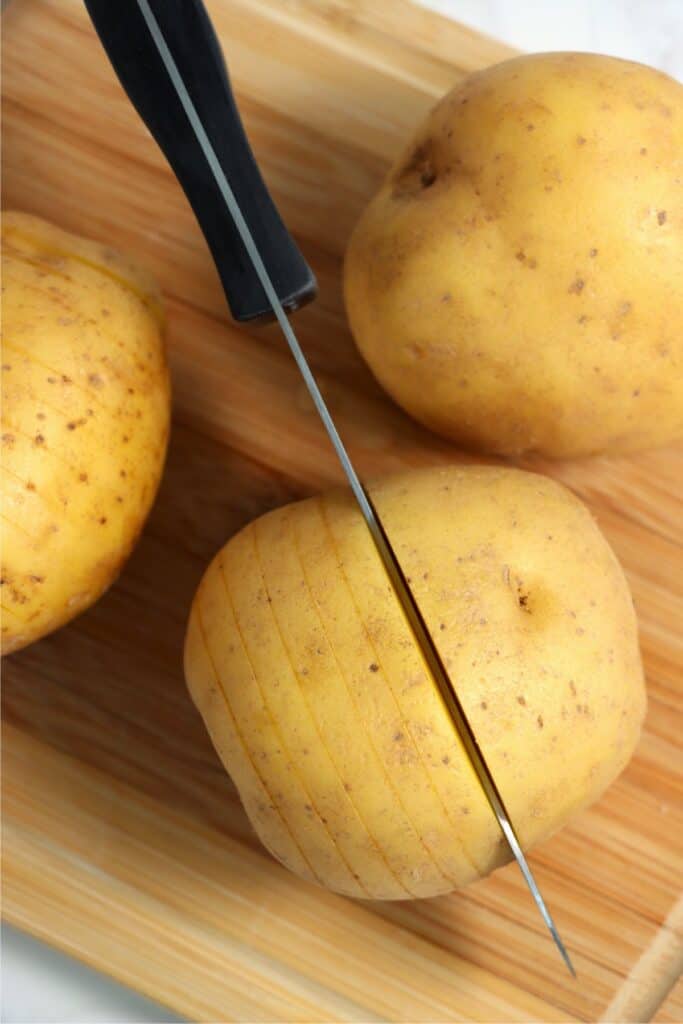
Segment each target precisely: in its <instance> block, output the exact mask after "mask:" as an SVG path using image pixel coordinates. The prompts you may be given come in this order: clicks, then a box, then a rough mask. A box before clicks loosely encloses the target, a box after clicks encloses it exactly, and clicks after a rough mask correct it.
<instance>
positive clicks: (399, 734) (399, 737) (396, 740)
mask: <svg viewBox="0 0 683 1024" xmlns="http://www.w3.org/2000/svg"><path fill="white" fill-rule="evenodd" d="M404 738H405V737H404V735H403V733H402V732H401V730H400V729H399V731H398V732H395V733H394V743H400V742H401V740H402V739H404Z"/></svg>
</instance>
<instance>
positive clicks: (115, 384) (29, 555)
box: [1, 213, 170, 653]
mask: <svg viewBox="0 0 683 1024" xmlns="http://www.w3.org/2000/svg"><path fill="white" fill-rule="evenodd" d="M2 242H3V292H4V295H3V329H4V338H3V374H2V383H3V403H2V485H1V494H2V529H3V537H2V542H3V543H2V607H3V615H2V651H3V653H9V652H10V651H15V650H17V649H19V648H20V647H24V646H25V645H26V644H28V643H31V642H32V641H33V640H36V639H38V638H39V637H41V636H44V635H45V634H46V633H49V632H51V631H52V630H54V629H56V628H57V627H58V626H61V625H62V624H63V623H65V622H68V621H69V619H72V618H73V617H74V616H75V615H77V614H78V613H79V612H81V611H83V609H85V608H87V607H88V606H89V605H91V604H92V603H93V601H95V600H96V599H97V598H98V597H99V596H100V594H101V593H102V592H103V591H104V590H105V589H106V588H107V587H108V586H109V584H110V583H111V582H112V581H113V580H114V579H115V577H116V576H117V574H118V572H119V570H120V569H121V566H122V564H123V562H124V561H125V559H126V558H127V557H128V555H129V553H130V550H131V548H132V546H133V544H134V542H135V539H136V537H137V535H138V533H139V532H140V530H141V528H142V525H143V523H144V521H145V517H146V515H147V513H148V511H149V509H150V506H151V504H152V501H153V499H154V495H155V493H156V490H157V485H158V483H159V479H160V476H161V471H162V467H163V462H164V455H165V451H166V443H167V439H168V432H169V410H170V402H169V378H168V372H167V368H166V362H165V356H164V348H163V340H162V332H163V314H162V310H161V305H160V299H159V295H158V292H157V289H156V287H155V285H154V283H153V282H152V281H151V280H150V279H149V278H148V277H147V275H145V274H143V273H142V271H140V270H139V269H137V268H136V267H134V266H133V265H132V264H131V263H129V262H128V260H126V259H124V258H123V257H122V256H120V255H118V254H117V253H115V252H113V251H112V250H111V249H108V248H107V247H105V246H103V245H99V244H98V243H96V242H91V241H86V240H85V239H82V238H77V237H75V236H74V235H70V234H67V232H65V231H62V230H60V229H59V228H57V227H54V226H53V225H51V224H48V223H46V222H45V221H43V220H40V219H38V218H37V217H32V216H28V215H27V214H23V213H5V214H4V217H3V225H2Z"/></svg>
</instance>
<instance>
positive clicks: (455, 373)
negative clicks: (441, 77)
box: [345, 53, 683, 457]
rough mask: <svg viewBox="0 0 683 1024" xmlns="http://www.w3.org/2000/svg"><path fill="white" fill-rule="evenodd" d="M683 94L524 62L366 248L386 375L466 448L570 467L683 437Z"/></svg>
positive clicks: (643, 75)
mask: <svg viewBox="0 0 683 1024" xmlns="http://www.w3.org/2000/svg"><path fill="white" fill-rule="evenodd" d="M682 210H683V86H681V85H680V84H679V83H677V82H675V81H674V80H673V79H671V78H668V77H667V76H666V75H664V74H661V73H660V72H657V71H654V70H652V69H650V68H647V67H644V66H642V65H639V64H634V63H631V62H629V61H622V60H617V59H614V58H609V57H601V56H598V55H593V54H576V53H550V54H537V55H534V56H526V57H519V58H516V59H513V60H510V61H506V62H504V63H502V64H498V65H495V66H493V67H490V68H488V69H486V70H484V71H481V72H478V73H476V74H473V75H470V76H469V77H468V78H466V79H465V80H464V81H462V82H461V83H460V84H459V85H458V86H456V88H455V89H453V91H452V92H451V93H449V94H448V95H447V96H445V97H444V99H442V100H441V102H440V103H438V104H437V106H436V107H435V108H434V110H433V111H432V113H431V114H430V115H429V117H428V118H427V120H426V122H425V123H424V125H423V126H422V127H421V128H420V129H419V131H418V132H417V135H416V137H415V138H414V140H413V142H412V143H411V144H410V146H409V147H408V148H407V150H406V151H405V153H404V154H403V155H402V156H401V158H400V159H399V160H398V163H397V164H396V166H395V167H394V168H393V170H392V171H391V172H390V174H389V175H388V177H387V179H386V181H385V182H384V184H383V185H382V187H381V188H380V191H379V193H378V194H377V195H376V197H375V198H374V199H373V200H372V201H371V203H370V205H369V206H368V207H367V209H366V210H365V212H364V214H363V215H362V217H361V219H360V221H359V223H358V225H357V226H356V229H355V231H354V233H353V235H352V238H351V240H350V243H349V246H348V251H347V257H346V265H345V297H346V306H347V311H348V315H349V320H350V323H351V327H352V330H353V334H354V336H355V339H356V342H357V344H358V347H359V349H360V351H361V353H362V354H363V356H364V357H365V359H366V360H367V362H368V364H369V366H370V368H371V369H372V371H373V372H374V374H375V375H376V377H377V379H378V380H379V382H380V383H381V384H382V385H383V387H385V388H386V390H387V391H388V392H389V393H390V394H391V395H392V396H393V397H394V398H395V400H396V401H397V402H398V403H399V404H400V405H401V406H403V408H404V409H405V410H406V411H407V412H409V413H410V414H411V415H413V416H414V417H415V418H416V419H418V420H420V421H421V422H422V423H424V424H425V425H427V426H428V427H430V428H432V429H433V430H435V431H437V432H438V433H441V434H443V435H445V436H446V437H450V438H453V439H454V440H457V441H459V442H461V443H463V444H465V445H467V446H469V447H473V448H477V449H483V450H486V451H492V452H498V453H502V454H517V453H521V452H525V451H537V452H541V453H543V454H545V455H548V456H554V457H567V456H579V455H587V454H591V453H597V452H603V451H608V450H609V451H632V450H636V449H640V448H647V447H650V446H653V445H658V444H663V443H666V442H669V441H672V440H674V439H676V438H678V437H680V436H681V435H683V285H682V283H681V282H683V214H682V212H681V211H682Z"/></svg>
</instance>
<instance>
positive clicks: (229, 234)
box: [86, 0, 574, 974]
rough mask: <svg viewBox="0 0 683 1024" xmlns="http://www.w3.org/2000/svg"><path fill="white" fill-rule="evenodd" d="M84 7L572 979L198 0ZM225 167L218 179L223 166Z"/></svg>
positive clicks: (91, 1)
mask: <svg viewBox="0 0 683 1024" xmlns="http://www.w3.org/2000/svg"><path fill="white" fill-rule="evenodd" d="M86 6H87V8H88V11H89V12H90V15H91V18H92V20H93V22H94V24H95V28H96V29H97V32H98V34H99V35H100V38H101V40H102V43H103V45H104V47H105V49H106V51H107V53H108V55H109V58H110V60H111V62H112V64H113V66H114V68H115V70H116V71H117V73H118V75H119V78H120V79H121V82H122V84H123V86H124V88H125V89H126V91H127V92H128V94H129V96H130V98H131V99H132V101H133V103H134V105H135V106H136V108H137V109H138V112H139V113H140V114H141V116H142V118H143V120H144V121H145V122H146V123H147V125H148V126H149V128H150V130H151V131H152V134H153V135H154V136H155V138H156V139H157V141H158V142H159V145H160V146H161V148H162V149H163V151H164V152H165V154H166V156H167V157H168V159H169V162H170V163H171V166H172V167H173V169H174V170H175V171H176V174H177V175H178V177H179V179H180V181H181V184H182V185H183V188H184V189H185V192H186V194H187V196H188V198H189V200H190V202H191V203H192V206H193V208H194V210H195V213H196V214H197V217H198V220H199V222H200V225H201V227H202V230H203V231H204V233H205V235H206V238H207V241H208V242H209V245H210V247H211V250H212V253H213V256H214V259H215V260H216V263H217V266H218V269H219V272H220V274H221V278H222V280H223V284H224V287H225V290H226V295H227V296H228V301H229V303H230V306H231V309H232V310H233V313H235V315H236V317H237V318H238V319H249V318H253V316H263V315H264V314H265V313H266V312H267V311H272V313H273V314H274V315H275V317H276V319H277V320H278V323H279V324H280V327H281V328H282V332H283V334H284V335H285V338H286V340H287V343H288V345H289V348H290V350H291V352H292V355H293V357H294V359H295V361H296V364H297V366H298V368H299V370H300V372H301V375H302V377H303V379H304V381H305V383H306V386H307V388H308V391H309V393H310V395H311V398H312V399H313V402H314V404H315V407H316V409H317V411H318V413H319V415H320V418H321V420H322V422H323V425H324V426H325V429H326V430H327V433H328V435H329V438H330V440H331V442H332V445H333V447H334V449H335V451H336V453H337V456H338V458H339V461H340V462H341V464H342V467H343V469H344V473H345V474H346V478H347V480H348V482H349V485H350V487H351V490H352V491H353V494H354V496H355V498H356V501H357V502H358V506H359V508H360V510H361V513H362V515H363V518H364V519H365V522H366V524H367V527H368V529H369V531H370V534H371V535H372V538H373V541H374V543H375V547H376V549H377V552H378V555H379V557H380V559H381V561H382V564H383V566H384V568H385V570H386V573H387V575H388V577H389V579H390V581H391V584H392V587H393V589H394V592H395V594H396V597H397V599H398V601H399V603H400V605H401V608H402V610H403V613H404V615H405V618H406V622H407V624H408V626H409V628H410V630H411V631H412V633H413V636H414V638H415V640H416V643H417V644H418V647H419V648H420V650H421V652H422V655H423V657H424V660H425V663H426V666H427V668H428V670H429V672H430V674H431V675H432V678H433V679H434V682H435V684H436V686H437V687H438V689H439V692H440V694H441V698H442V700H443V702H444V704H445V706H446V708H447V710H448V712H449V715H450V717H451V719H452V721H453V725H454V727H455V729H456V730H457V732H458V735H459V737H460V739H461V741H462V743H463V746H464V748H465V751H466V753H467V756H468V757H469V759H470V762H471V764H472V766H473V768H474V771H475V772H476V775H477V778H478V779H479V782H480V784H481V786H482V788H483V790H484V793H485V794H486V797H487V799H488V801H489V804H490V806H491V809H492V811H493V813H494V815H495V817H496V820H497V822H498V825H499V826H500V829H501V832H502V833H503V836H504V837H505V840H506V842H507V843H508V845H509V847H510V850H511V852H512V854H513V856H514V857H515V859H516V861H517V863H518V865H519V867H520V869H521V871H522V874H523V876H524V879H525V881H526V883H527V885H528V886H529V889H530V890H531V893H532V895H533V897H534V900H535V902H536V904H537V906H538V908H539V911H540V913H541V915H542V917H543V920H544V921H545V923H546V925H547V927H548V928H549V930H550V932H551V934H552V937H553V939H554V941H555V943H556V945H557V947H558V949H559V951H560V953H561V955H562V957H563V959H564V961H565V963H566V965H567V967H568V968H569V970H570V971H571V973H572V974H574V968H573V967H572V964H571V961H570V959H569V956H568V954H567V951H566V949H565V947H564V945H563V943H562V940H561V938H560V936H559V934H558V932H557V929H556V927H555V924H554V922H553V920H552V918H551V916H550V913H549V911H548V909H547V907H546V904H545V902H544V900H543V897H542V896H541V893H540V890H539V888H538V886H537V884H536V881H535V879H534V877H533V874H532V872H531V869H530V867H529V865H528V863H527V860H526V857H525V855H524V852H523V850H522V847H521V845H520V843H519V840H518V838H517V835H516V832H515V830H514V828H513V826H512V823H511V821H510V817H509V815H508V813H507V810H506V809H505V805H504V803H503V799H502V797H501V794H500V791H499V790H498V787H497V785H496V782H495V780H494V778H493V776H492V774H491V772H490V770H489V768H488V765H487V764H486V761H485V759H484V755H483V753H482V751H481V749H480V747H479V744H478V742H477V739H476V736H475V734H474V732H473V730H472V728H471V726H470V724H469V722H468V720H467V716H466V714H465V712H464V709H463V707H462V705H461V703H460V700H459V698H458V695H457V692H456V690H455V688H454V686H453V684H452V682H451V680H450V678H449V675H448V672H447V671H446V669H445V667H444V664H443V662H442V659H441V656H440V654H439V651H438V648H437V646H436V644H435V643H434V640H433V638H432V636H431V634H430V632H429V629H428V628H427V624H426V622H425V620H424V618H423V616H422V613H421V611H420V609H419V606H418V604H417V602H416V600H415V598H414V596H413V593H412V591H411V589H410V587H409V585H408V583H407V580H406V578H405V575H404V573H403V570H402V568H401V565H400V563H399V561H398V559H397V557H396V555H395V553H394V551H393V548H392V546H391V542H390V540H389V537H388V536H387V534H386V531H385V530H384V527H383V525H382V522H381V520H380V518H379V516H378V515H377V513H376V511H375V508H374V506H373V503H372V501H371V499H370V497H369V495H368V494H367V492H366V491H365V488H364V487H363V484H362V483H361V481H360V479H359V477H358V474H357V473H356V471H355V469H354V467H353V464H352V462H351V460H350V458H349V455H348V453H347V451H346V448H345V447H344V444H343V442H342V440H341V437H340V435H339V433H338V431H337V428H336V426H335V424H334V421H333V419H332V417H331V415H330V412H329V410H328V408H327V406H326V404H325V401H324V399H323V397H322V394H321V392H320V389H319V388H318V385H317V383H316V381H315V378H314V376H313V374H312V373H311V370H310V367H309V366H308V363H307V361H306V358H305V356H304V353H303V351H302V349H301V346H300V344H299V341H298V339H297V337H296V335H295V333H294V331H293V329H292V327H291V324H290V322H289V320H288V318H287V313H286V309H287V308H294V307H295V306H296V305H298V304H300V303H301V302H304V301H308V300H309V299H310V298H312V296H313V294H314V290H315V279H314V278H313V275H312V274H311V272H310V270H309V269H308V267H307V266H306V264H305V262H304V261H303V258H302V257H301V254H300V253H299V251H298V249H297V248H296V246H295V245H294V243H293V241H292V240H291V238H289V235H288V233H287V230H286V228H285V227H284V225H283V223H282V221H281V220H280V218H279V215H278V214H277V210H276V209H275V206H274V204H273V203H272V200H271V199H270V196H269V195H268V192H267V190H266V187H265V185H264V184H263V181H262V179H261V177H260V174H259V172H258V168H257V166H256V162H255V161H254V158H253V155H252V153H251V149H250V147H249V143H248V141H247V139H246V135H245V133H244V130H243V128H242V124H241V121H240V118H239V114H238V112H237V108H236V105H235V103H234V99H233V97H232V94H231V91H230V86H229V82H228V78H227V73H226V71H225V65H224V64H223V59H222V55H221V52H220V47H219V44H218V41H217V39H216V36H215V33H214V32H213V28H212V26H211V22H210V20H209V17H208V15H207V13H206V11H205V10H204V7H203V5H202V3H201V2H200V0H119V2H118V3H117V4H111V3H110V0H86ZM221 118H224V119H225V120H226V121H228V122H229V123H230V140H229V141H231V142H232V143H234V145H227V146H226V145H224V143H225V141H226V140H225V135H224V134H223V135H222V134H221V132H220V131H218V132H217V130H216V127H217V125H220V121H221ZM227 167H229V168H230V181H228V177H227V175H226V172H225V168H227ZM203 190H206V191H207V194H208V196H209V197H208V198H207V196H205V195H204V192H203ZM218 226H220V230H219V228H218ZM219 235H220V236H221V238H219V237H218V236H219ZM223 236H225V237H223ZM266 257H267V258H268V267H267V266H266V263H265V258H266ZM235 267H237V270H235ZM241 289H244V291H243V292H242V291H241ZM235 311H237V312H235Z"/></svg>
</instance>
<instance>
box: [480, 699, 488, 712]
mask: <svg viewBox="0 0 683 1024" xmlns="http://www.w3.org/2000/svg"><path fill="white" fill-rule="evenodd" d="M479 707H480V708H481V710H482V711H486V709H487V708H488V704H487V703H486V701H485V700H483V701H482V702H481V704H480V705H479Z"/></svg>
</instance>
